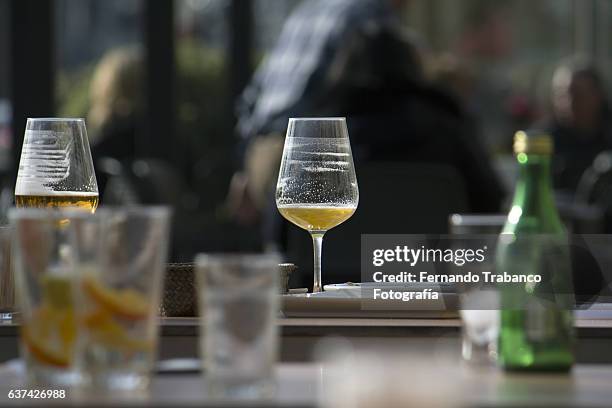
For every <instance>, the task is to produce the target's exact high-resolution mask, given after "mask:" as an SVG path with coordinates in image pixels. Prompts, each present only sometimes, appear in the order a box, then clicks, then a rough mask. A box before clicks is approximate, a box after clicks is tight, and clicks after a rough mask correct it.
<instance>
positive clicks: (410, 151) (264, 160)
mask: <svg viewBox="0 0 612 408" xmlns="http://www.w3.org/2000/svg"><path fill="white" fill-rule="evenodd" d="M405 4H406V2H405V1H401V0H309V1H304V2H303V3H302V4H301V5H300V6H299V7H298V8H297V9H296V10H295V11H294V12H293V14H292V15H291V16H290V18H289V19H288V20H287V22H286V24H285V26H284V29H283V31H282V33H281V35H280V38H279V41H278V43H277V45H276V47H275V48H274V49H273V50H272V52H271V53H270V54H269V56H268V57H267V58H266V60H265V61H264V62H263V64H262V65H261V66H260V68H259V69H258V71H257V72H256V74H255V76H254V78H253V80H252V83H251V84H250V86H249V87H248V88H247V89H246V90H245V92H244V94H243V96H242V101H241V104H240V106H239V123H238V128H237V129H238V133H239V134H240V136H241V137H242V140H243V143H244V145H245V146H246V148H245V153H244V157H243V158H242V164H243V169H242V170H243V171H242V172H240V173H237V174H236V175H235V177H234V180H233V183H232V184H233V188H232V189H231V193H230V196H229V199H230V206H231V207H232V209H233V211H234V213H235V214H236V216H237V217H242V220H243V221H244V222H251V221H253V219H254V217H256V216H257V212H256V211H252V210H250V209H249V208H251V207H255V208H256V209H257V210H258V211H259V212H262V211H270V210H269V208H270V207H271V204H270V202H271V197H272V196H273V194H272V192H273V189H274V184H275V182H276V172H277V171H278V168H279V163H280V155H281V153H282V148H283V138H284V133H285V131H286V127H287V121H288V118H289V117H307V116H346V117H347V118H348V125H349V133H350V137H351V143H352V147H353V154H354V156H355V161H356V164H357V166H359V163H363V162H368V161H393V160H395V161H407V162H428V163H431V162H434V163H435V162H438V163H444V164H451V165H452V166H453V167H455V168H456V169H458V171H459V172H460V173H461V175H462V176H463V177H464V178H465V180H466V181H467V183H466V184H467V186H468V188H469V190H470V191H469V196H470V204H471V210H472V211H477V212H491V211H496V210H497V209H498V208H499V204H500V200H501V198H502V196H503V192H502V191H501V188H500V186H499V184H498V183H497V180H496V177H495V174H494V172H493V170H492V169H491V167H490V166H489V163H488V160H487V157H486V154H485V152H484V151H483V150H482V147H481V146H480V145H479V142H478V138H477V137H476V134H475V133H476V131H475V129H474V126H472V124H471V123H468V122H469V121H467V120H466V116H465V115H464V114H463V112H462V109H461V107H460V106H459V105H458V104H457V103H455V102H454V101H453V100H452V99H450V98H448V97H447V96H446V95H444V94H443V93H441V92H438V91H436V90H435V89H434V88H432V87H430V86H428V85H427V83H426V82H425V80H424V74H423V69H422V61H421V55H420V52H421V51H420V47H419V46H418V42H417V41H416V40H415V38H414V36H412V35H411V34H410V33H407V32H406V31H405V30H403V29H402V27H401V22H400V20H399V15H400V12H401V10H402V8H403V6H404V5H405ZM272 211H274V210H272Z"/></svg>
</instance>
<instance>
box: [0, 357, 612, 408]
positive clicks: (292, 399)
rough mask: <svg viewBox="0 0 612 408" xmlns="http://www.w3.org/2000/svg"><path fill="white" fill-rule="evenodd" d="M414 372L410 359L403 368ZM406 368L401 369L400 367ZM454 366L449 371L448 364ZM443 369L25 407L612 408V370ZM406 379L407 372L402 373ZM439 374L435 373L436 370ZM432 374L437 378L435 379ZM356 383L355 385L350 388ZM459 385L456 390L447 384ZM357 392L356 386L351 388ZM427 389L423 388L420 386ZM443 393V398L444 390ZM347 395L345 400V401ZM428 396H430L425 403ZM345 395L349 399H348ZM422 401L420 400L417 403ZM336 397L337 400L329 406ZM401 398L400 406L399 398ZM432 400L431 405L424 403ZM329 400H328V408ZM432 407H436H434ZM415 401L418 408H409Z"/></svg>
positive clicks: (187, 382)
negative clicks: (256, 395) (361, 383)
mask: <svg viewBox="0 0 612 408" xmlns="http://www.w3.org/2000/svg"><path fill="white" fill-rule="evenodd" d="M402 363H404V364H406V366H408V364H410V361H404V362H402ZM398 367H399V366H398ZM448 367H450V366H448ZM448 367H447V368H446V369H444V370H442V371H440V373H439V374H440V376H439V377H437V378H436V379H435V381H429V382H426V383H425V386H424V387H420V388H419V389H418V390H416V389H415V388H414V387H416V386H417V385H419V384H416V383H410V382H408V381H410V380H411V379H413V378H414V377H410V375H406V376H405V378H400V380H404V381H405V382H404V383H403V384H404V386H405V389H404V392H400V393H398V392H396V391H397V390H396V389H393V388H392V387H393V385H394V384H392V383H386V382H380V381H379V382H376V381H369V380H370V379H369V378H367V376H368V374H369V373H365V372H361V373H356V374H355V375H356V376H361V377H360V378H361V379H362V380H365V381H368V384H370V386H369V387H365V388H362V389H356V388H353V389H350V388H349V390H347V383H339V382H338V380H337V377H334V376H333V371H332V370H333V366H331V365H328V364H326V365H324V364H320V363H298V364H296V363H294V364H279V366H278V368H277V395H276V397H275V398H273V399H272V400H268V401H253V402H250V403H244V402H241V403H231V402H224V403H223V404H220V402H219V401H215V400H211V399H210V397H209V396H208V395H207V391H206V387H205V376H202V375H199V374H165V375H157V376H155V377H154V379H153V381H152V384H151V388H150V390H149V392H147V393H144V394H141V395H121V394H113V393H96V392H88V393H86V394H84V393H79V392H76V391H71V390H67V395H68V397H67V399H65V400H45V401H42V400H40V399H38V400H34V399H23V400H20V401H19V404H23V405H25V406H36V407H38V406H42V405H46V404H49V403H50V404H56V405H58V406H64V405H87V406H116V405H121V406H131V405H134V406H172V407H181V406H201V407H209V406H219V405H221V406H228V407H233V406H248V407H275V406H277V407H316V406H324V407H327V406H328V407H333V408H342V407H343V406H346V407H352V406H353V405H345V404H346V403H347V402H348V400H346V398H353V397H355V398H367V399H368V400H369V401H370V404H369V405H368V404H365V405H360V407H363V408H367V407H373V408H374V407H376V408H378V407H386V406H404V407H413V406H414V407H419V408H420V407H433V406H434V402H435V403H437V405H435V406H436V407H448V408H450V407H521V408H529V407H581V408H583V407H587V408H588V407H607V408H609V407H610V406H611V405H612V387H610V384H612V366H602V365H598V366H592V365H578V366H576V367H574V369H573V370H572V372H571V373H569V374H564V375H559V374H556V375H554V374H553V375H550V374H548V375H547V374H505V373H503V372H502V371H500V370H498V369H497V368H495V367H487V368H473V367H466V366H461V365H454V366H453V367H451V368H448ZM403 372H405V373H407V371H403ZM432 373H435V371H432ZM430 374H431V373H430ZM350 384H353V383H350ZM449 384H452V386H451V387H449V386H448V385H449ZM348 386H349V387H350V385H348ZM419 386H420V385H419ZM27 388H28V386H27V385H25V384H24V377H23V367H22V365H21V364H20V363H19V362H17V361H11V362H9V363H5V364H3V365H0V405H9V404H10V405H14V404H16V401H15V400H11V399H9V398H8V392H9V391H10V390H14V389H27ZM442 390H443V391H444V394H441V391H442ZM340 393H342V394H343V395H339V394H340ZM423 395H424V396H425V397H423ZM345 396H346V398H345ZM417 396H418V398H420V400H419V401H420V402H419V403H417V402H416V398H417ZM330 398H331V402H329V401H330ZM398 398H401V400H398ZM423 398H424V399H425V400H424V399H423ZM322 401H328V403H327V404H323V405H321V404H322ZM428 401H429V402H428ZM410 402H412V403H413V404H410Z"/></svg>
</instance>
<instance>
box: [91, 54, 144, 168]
mask: <svg viewBox="0 0 612 408" xmlns="http://www.w3.org/2000/svg"><path fill="white" fill-rule="evenodd" d="M142 77H143V72H142V56H141V53H140V51H139V50H138V49H136V48H119V49H115V50H111V51H109V52H108V53H107V54H106V55H105V56H104V57H103V58H102V59H101V60H100V62H99V63H98V65H97V67H96V69H95V71H94V74H93V78H92V81H91V85H90V92H89V95H90V107H89V112H88V114H87V123H88V125H89V128H90V129H91V134H92V137H91V150H92V155H93V157H94V160H95V159H97V158H100V157H112V158H115V159H118V160H124V159H128V158H133V157H134V156H135V152H136V132H137V123H138V122H139V119H138V118H139V117H140V115H142V110H143V101H142V95H143V92H142V87H143V83H142Z"/></svg>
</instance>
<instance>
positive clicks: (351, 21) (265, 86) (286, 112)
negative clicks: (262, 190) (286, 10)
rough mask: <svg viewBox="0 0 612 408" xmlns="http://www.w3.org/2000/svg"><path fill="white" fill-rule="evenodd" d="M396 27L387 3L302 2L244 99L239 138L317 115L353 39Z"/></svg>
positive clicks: (350, 0) (373, 0) (279, 129)
mask: <svg viewBox="0 0 612 408" xmlns="http://www.w3.org/2000/svg"><path fill="white" fill-rule="evenodd" d="M396 23H397V17H396V16H395V15H394V14H393V9H392V7H391V6H390V4H389V1H388V0H304V2H303V3H302V4H301V5H300V6H299V7H298V9H297V10H296V11H294V12H293V14H292V15H291V16H290V17H289V19H288V20H287V22H286V23H285V25H284V28H283V30H282V33H281V35H280V37H279V40H278V43H277V45H276V47H275V48H274V49H273V51H272V52H271V53H270V54H269V55H268V57H267V58H266V60H265V61H264V62H263V63H262V65H261V66H260V68H259V69H258V71H257V72H256V73H255V76H254V78H253V80H252V83H251V84H250V85H249V86H248V87H247V89H246V90H245V91H244V93H243V95H242V98H241V101H240V104H239V123H238V132H239V134H240V135H241V136H242V137H243V138H250V137H253V136H256V135H258V134H265V133H270V132H283V131H284V129H285V128H286V126H287V120H288V118H289V117H292V116H304V115H308V114H312V113H313V112H316V106H314V105H315V103H314V100H315V95H316V94H317V93H318V92H320V90H321V87H322V86H324V84H325V79H326V78H329V76H330V75H331V71H332V66H333V61H334V57H335V56H336V55H337V54H338V52H339V51H340V50H341V48H342V47H343V46H344V45H345V44H346V41H347V40H348V38H349V37H350V35H351V34H352V33H354V32H356V31H359V30H375V29H377V28H378V27H381V26H386V25H390V24H396Z"/></svg>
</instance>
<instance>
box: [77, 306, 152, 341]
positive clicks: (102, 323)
mask: <svg viewBox="0 0 612 408" xmlns="http://www.w3.org/2000/svg"><path fill="white" fill-rule="evenodd" d="M82 322H83V325H84V326H85V327H86V328H87V329H88V330H89V333H90V337H91V339H92V340H93V341H94V342H95V343H99V344H102V345H104V346H107V347H111V348H116V349H121V350H125V351H149V350H152V348H153V345H152V342H151V341H147V340H140V339H134V338H131V337H130V336H129V335H128V334H127V332H126V330H125V329H124V328H123V327H122V326H121V324H119V323H117V322H116V321H115V320H114V319H113V317H112V316H111V315H110V314H109V313H108V312H107V311H105V310H103V309H97V310H95V311H93V312H91V313H89V314H87V315H85V316H84V317H83V320H82Z"/></svg>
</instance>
